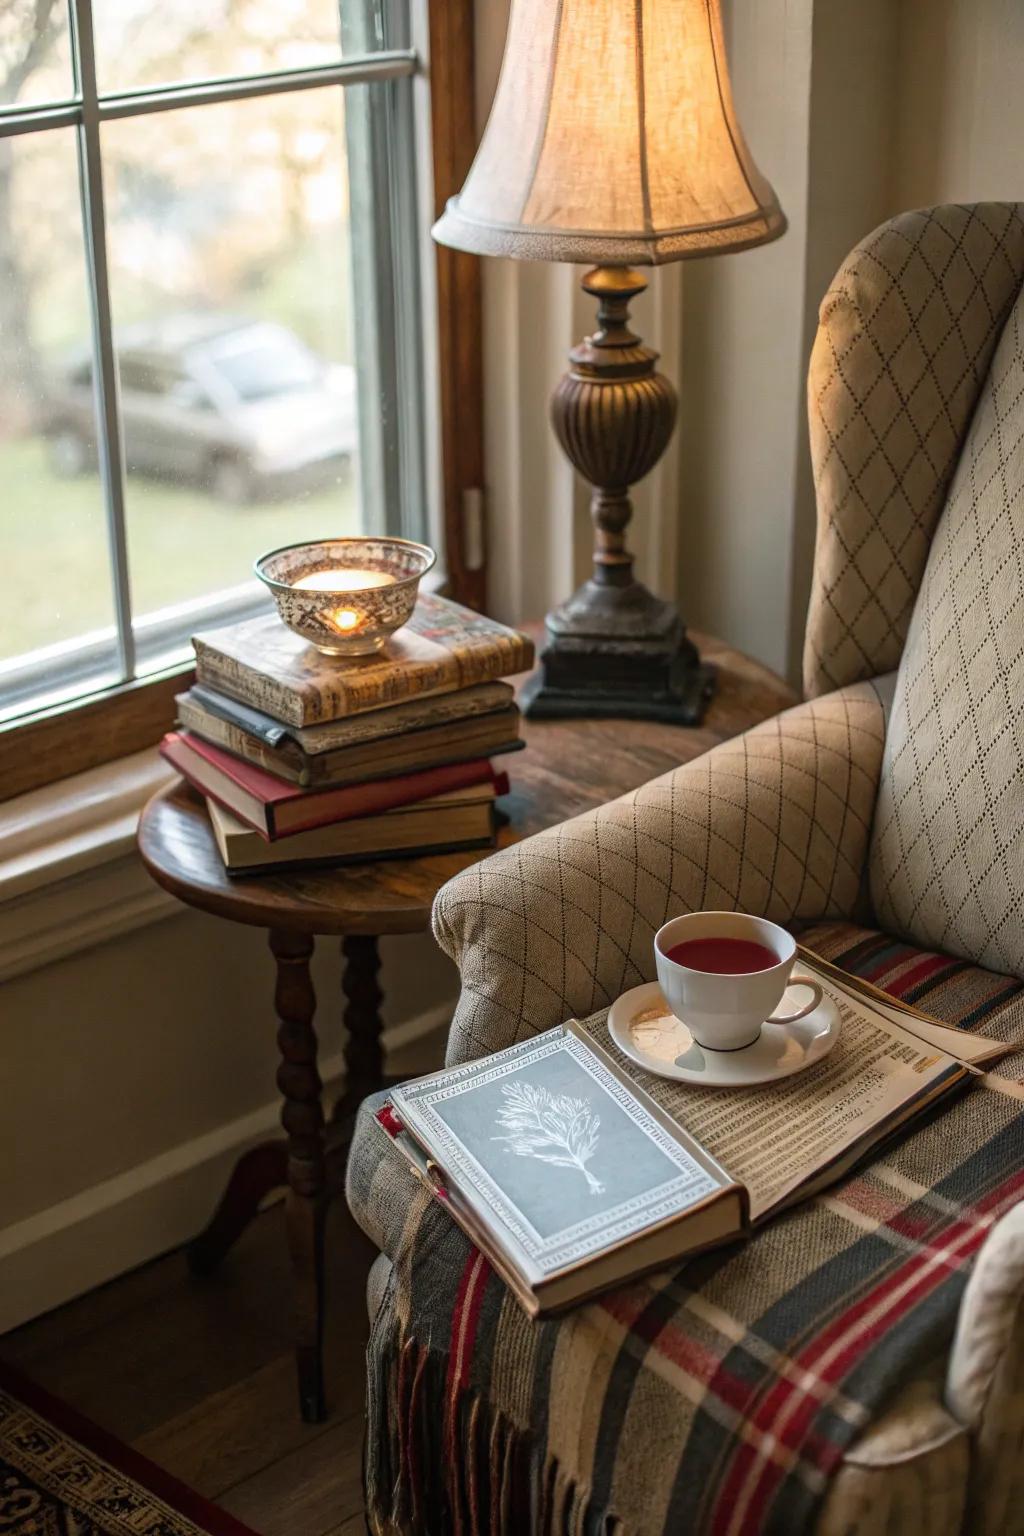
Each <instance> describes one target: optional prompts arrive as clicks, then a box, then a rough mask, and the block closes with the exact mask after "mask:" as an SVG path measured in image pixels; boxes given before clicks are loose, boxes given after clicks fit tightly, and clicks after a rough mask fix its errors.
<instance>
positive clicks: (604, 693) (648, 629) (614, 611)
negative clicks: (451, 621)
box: [523, 267, 714, 725]
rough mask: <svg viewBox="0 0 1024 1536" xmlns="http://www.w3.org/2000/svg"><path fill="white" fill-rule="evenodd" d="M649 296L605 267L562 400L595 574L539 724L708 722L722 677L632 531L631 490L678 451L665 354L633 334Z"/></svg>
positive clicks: (633, 278) (535, 692) (545, 686)
mask: <svg viewBox="0 0 1024 1536" xmlns="http://www.w3.org/2000/svg"><path fill="white" fill-rule="evenodd" d="M646 287H647V282H646V279H645V278H644V277H642V276H641V275H640V273H639V272H636V271H634V270H633V269H632V268H630V267H595V268H594V270H593V271H592V272H588V273H587V274H586V276H585V277H584V278H583V288H584V291H585V292H587V293H589V294H592V295H593V297H594V298H596V299H597V301H598V310H597V319H598V329H597V331H596V332H595V333H594V335H593V336H588V337H587V338H586V340H585V341H583V342H581V343H580V345H579V346H578V347H574V348H573V350H572V352H571V353H570V354H569V360H570V364H571V366H570V368H569V371H568V373H566V374H565V375H564V377H563V378H562V380H561V382H560V383H559V385H558V387H557V389H556V390H555V393H554V396H553V398H552V401H551V420H552V425H553V426H554V429H555V433H556V435H557V437H558V440H559V442H560V443H561V445H562V448H563V449H564V451H565V453H566V455H567V456H568V458H569V459H570V460H571V461H572V463H573V465H574V467H575V468H576V469H577V470H578V471H579V473H580V474H581V475H583V476H584V477H585V478H586V479H587V480H589V481H590V483H591V485H592V486H593V488H594V489H593V494H592V496H591V499H590V512H591V516H592V518H593V521H594V574H593V576H592V577H591V578H590V580H589V581H586V582H584V584H583V586H582V587H580V588H579V590H578V591H577V592H576V593H574V595H573V596H572V597H571V598H570V599H569V600H568V602H566V603H563V604H562V605H561V607H559V608H556V609H555V610H554V611H553V612H552V613H549V614H548V617H547V636H548V644H547V646H546V648H545V650H544V652H543V654H542V656H541V661H540V668H539V670H538V672H537V674H536V676H535V677H534V678H532V679H531V680H530V683H529V684H528V685H527V688H526V690H525V691H524V694H523V709H524V713H525V714H527V715H532V716H534V717H535V718H545V717H547V718H556V717H565V716H577V717H579V716H590V717H600V716H618V717H620V718H626V719H630V718H632V719H646V720H671V721H675V722H677V723H678V724H680V725H697V724H699V723H700V721H701V719H702V717H703V714H704V709H705V707H706V704H707V701H708V699H709V698H710V697H711V694H712V692H713V691H714V669H713V668H712V667H710V666H708V665H707V664H705V663H703V662H702V661H701V660H700V657H699V656H698V654H697V650H696V647H695V646H694V645H693V643H692V641H690V640H689V639H688V638H687V635H686V630H685V627H684V625H683V621H682V619H681V618H680V615H679V612H678V610H677V609H676V608H675V606H674V605H673V604H672V603H668V602H665V601H664V600H663V599H661V598H658V597H655V596H654V595H653V593H651V592H649V591H648V590H647V588H646V587H645V586H644V585H643V583H642V582H639V581H637V580H636V579H635V578H634V576H633V556H632V555H631V554H630V552H629V551H628V550H627V548H626V540H625V531H626V528H627V526H628V524H629V521H630V518H631V516H632V512H633V507H632V503H631V501H630V498H629V487H630V486H631V485H633V484H635V482H636V481H637V480H641V479H642V478H643V476H644V475H646V474H648V473H649V471H650V470H651V469H653V468H654V465H655V464H656V463H657V461H658V459H659V458H660V457H661V455H662V453H663V452H664V451H665V447H666V445H667V444H668V441H669V438H670V437H671V435H672V428H673V426H674V425H675V418H676V393H675V390H674V389H673V388H672V385H671V384H670V383H669V381H668V379H666V378H665V377H664V376H663V375H662V374H660V373H658V372H657V370H656V367H655V365H656V363H657V361H658V354H657V352H654V351H652V350H651V349H650V348H649V347H645V346H643V344H642V343H641V341H640V338H639V337H638V336H636V335H634V334H633V332H632V331H631V330H630V328H629V324H628V321H629V304H630V301H631V300H632V299H634V298H635V297H636V296H637V294H640V293H642V292H643V291H644V289H645V288H646Z"/></svg>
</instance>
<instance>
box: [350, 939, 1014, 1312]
mask: <svg viewBox="0 0 1024 1536" xmlns="http://www.w3.org/2000/svg"><path fill="white" fill-rule="evenodd" d="M801 970H802V971H806V972H807V973H809V974H810V975H811V976H813V977H814V978H815V979H816V980H818V981H819V982H820V983H821V985H822V987H823V989H824V991H825V992H826V994H827V995H828V996H829V997H831V998H832V1000H833V1001H834V1002H835V1004H836V1006H837V1008H838V1009H839V1012H840V1015H841V1018H842V1022H843V1028H842V1034H841V1036H840V1039H839V1041H838V1043H837V1044H836V1046H835V1047H834V1049H833V1051H832V1052H831V1054H830V1055H829V1056H827V1057H825V1058H824V1059H823V1060H822V1061H820V1062H818V1063H817V1064H816V1065H814V1066H813V1067H810V1068H809V1069H808V1070H807V1071H806V1072H803V1073H799V1074H797V1075H795V1076H793V1077H790V1078H786V1079H785V1080H783V1081H781V1082H776V1083H772V1084H770V1085H768V1086H764V1087H750V1088H733V1089H725V1090H718V1091H715V1090H709V1089H706V1088H699V1087H695V1086H693V1085H692V1084H689V1083H685V1082H678V1081H673V1080H670V1079H667V1078H661V1077H655V1076H653V1075H651V1074H650V1073H648V1072H645V1071H644V1070H643V1069H642V1068H640V1067H638V1066H636V1065H635V1064H634V1063H633V1062H632V1061H630V1060H629V1059H628V1058H627V1057H626V1056H625V1055H624V1054H623V1053H622V1052H621V1051H619V1050H618V1048H617V1047H616V1046H615V1044H614V1042H613V1041H612V1039H611V1036H610V1035H609V1033H608V1029H607V1025H606V1024H605V1023H604V1021H603V1020H602V1019H600V1018H598V1019H596V1020H590V1021H588V1022H587V1023H583V1024H581V1023H578V1022H576V1021H575V1020H571V1021H570V1022H569V1023H567V1024H565V1025H560V1026H558V1027H557V1028H555V1029H551V1030H548V1031H547V1032H546V1033H544V1034H541V1035H538V1036H537V1037H536V1038H535V1039H533V1040H527V1041H523V1042H522V1043H521V1044H519V1045H514V1046H512V1047H510V1048H509V1049H508V1050H505V1051H499V1052H497V1054H495V1055H493V1056H487V1057H484V1058H483V1059H482V1060H480V1061H475V1062H471V1063H469V1064H468V1065H466V1066H461V1067H455V1068H450V1069H446V1070H445V1071H442V1072H437V1073H434V1074H433V1075H432V1076H430V1077H426V1078H422V1079H420V1080H419V1081H418V1082H414V1083H409V1084H406V1085H404V1086H403V1087H400V1088H396V1089H394V1090H393V1091H392V1094H391V1096H390V1098H389V1100H388V1103H387V1105H386V1106H385V1109H384V1110H382V1111H381V1112H380V1114H379V1116H378V1119H379V1120H380V1122H381V1124H382V1126H383V1128H384V1129H385V1130H386V1131H387V1132H388V1134H389V1135H391V1136H392V1137H393V1138H394V1139H395V1141H396V1143H397V1145H398V1146H399V1147H400V1148H401V1150H402V1151H403V1153H404V1154H405V1156H406V1158H407V1159H408V1161H409V1165H410V1167H411V1168H412V1170H413V1172H414V1173H415V1174H416V1175H417V1177H419V1178H420V1179H421V1180H422V1181H423V1182H424V1183H425V1184H426V1185H427V1186H428V1187H429V1188H430V1189H431V1190H432V1192H433V1193H434V1194H435V1195H436V1197H437V1198H438V1199H439V1200H441V1201H442V1203H443V1204H444V1207H445V1209H446V1210H448V1211H449V1212H450V1213H451V1216H452V1218H453V1219H454V1220H455V1221H456V1222H457V1223H458V1224H459V1226H461V1227H462V1228H463V1230H464V1231H465V1232H466V1234H467V1236H468V1237H469V1238H470V1239H471V1241H473V1242H474V1243H475V1244H476V1245H477V1247H479V1248H480V1249H481V1251H482V1252H483V1253H484V1254H485V1255H486V1256H487V1258H488V1259H489V1260H490V1262H491V1264H492V1265H493V1266H494V1268H495V1269H496V1270H497V1271H498V1272H499V1274H501V1275H502V1276H503V1278H504V1279H505V1280H506V1282H507V1283H508V1285H509V1286H510V1288H511V1289H512V1290H513V1292H514V1293H515V1295H516V1296H517V1297H518V1299H519V1300H520V1302H521V1303H522V1305H523V1306H524V1307H525V1308H526V1309H527V1310H528V1311H529V1312H530V1313H531V1314H533V1315H536V1314H537V1313H541V1312H547V1311H552V1310H556V1309H557V1308H559V1307H564V1306H568V1305H570V1304H572V1303H574V1302H577V1301H580V1300H582V1299H584V1298H585V1297H587V1296H590V1295H593V1294H595V1293H596V1292H598V1291H600V1290H603V1289H605V1288H606V1287H608V1286H611V1285H615V1284H618V1283H620V1282H622V1281H624V1280H627V1279H630V1278H631V1277H633V1276H635V1275H638V1274H641V1273H643V1272H644V1271H646V1270H650V1269H654V1268H661V1267H667V1266H669V1265H671V1264H674V1263H677V1262H678V1261H680V1260H681V1259H683V1258H685V1257H687V1256H688V1255H690V1254H693V1253H696V1252H698V1251H699V1250H701V1249H703V1248H707V1247H709V1246H712V1245H715V1244H718V1243H722V1242H729V1241H733V1240H736V1239H738V1238H742V1237H744V1236H746V1235H747V1233H748V1232H749V1231H750V1230H751V1228H752V1227H753V1226H755V1225H756V1224H757V1223H759V1222H763V1221H767V1220H769V1219H770V1218H771V1217H772V1216H773V1215H775V1214H776V1213H777V1212H779V1211H781V1210H783V1209H784V1208H785V1207H786V1206H787V1205H789V1204H791V1203H793V1202H795V1201H797V1200H803V1199H807V1198H808V1197H810V1196H811V1195H813V1194H816V1193H817V1192H818V1191H819V1190H821V1189H823V1188H825V1187H826V1186H827V1185H828V1184H830V1183H832V1182H834V1181H835V1180H837V1179H839V1178H841V1177H842V1176H843V1175H844V1174H845V1173H847V1172H848V1171H849V1170H850V1169H851V1168H852V1167H853V1166H854V1164H855V1163H857V1162H858V1161H860V1159H862V1158H863V1157H865V1156H866V1155H867V1154H868V1153H870V1151H871V1150H872V1149H873V1148H874V1147H877V1146H878V1145H879V1143H880V1142H881V1141H883V1140H884V1139H885V1138H886V1137H888V1136H890V1135H892V1134H893V1133H894V1132H896V1131H898V1130H899V1129H900V1128H902V1127H904V1126H906V1125H907V1124H909V1123H910V1122H911V1121H912V1120H913V1119H914V1118H915V1117H916V1116H918V1115H920V1114H923V1113H924V1112H925V1111H926V1110H927V1109H929V1108H930V1107H932V1106H933V1105H935V1104H937V1103H938V1102H940V1101H941V1100H942V1099H943V1098H944V1097H945V1096H946V1095H947V1094H950V1093H952V1092H954V1091H955V1090H956V1089H958V1088H960V1087H963V1086H964V1085H965V1084H966V1083H968V1082H969V1081H972V1080H979V1081H982V1082H985V1083H987V1082H988V1079H987V1078H986V1076H985V1074H984V1073H983V1072H980V1071H979V1063H980V1062H982V1061H988V1060H993V1059H995V1058H996V1057H997V1056H999V1055H1001V1054H1005V1052H1006V1051H1007V1050H1008V1049H1009V1047H1007V1046H1004V1045H999V1044H996V1043H993V1042H992V1041H972V1040H969V1039H965V1038H964V1037H963V1036H962V1035H960V1033H959V1032H958V1031H957V1030H954V1029H947V1028H946V1027H945V1026H944V1025H941V1024H939V1023H937V1022H936V1021H934V1020H929V1019H926V1018H924V1017H923V1016H920V1015H917V1014H916V1013H915V1011H914V1010H912V1009H910V1008H909V1007H908V1006H907V1005H905V1004H903V1005H898V1006H895V1007H892V1008H889V1007H886V1006H884V1005H882V1003H881V1001H880V1000H879V999H876V998H874V997H872V995H871V993H870V991H869V990H867V989H862V988H860V987H858V986H857V985H856V984H855V983H853V979H852V978H843V979H840V973H837V972H835V971H834V969H833V968H831V967H827V966H825V965H822V966H821V967H820V968H819V966H818V965H817V964H816V963H813V962H811V961H810V960H809V959H808V958H807V957H806V955H805V956H804V959H803V963H802V965H801ZM847 981H849V983H850V984H849V985H847V984H846V982H847ZM876 1002H877V1003H878V1004H879V1005H878V1006H876ZM968 1057H970V1059H969V1060H968V1059H967V1058H968ZM993 1082H994V1080H993Z"/></svg>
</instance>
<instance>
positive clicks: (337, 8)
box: [93, 0, 382, 92]
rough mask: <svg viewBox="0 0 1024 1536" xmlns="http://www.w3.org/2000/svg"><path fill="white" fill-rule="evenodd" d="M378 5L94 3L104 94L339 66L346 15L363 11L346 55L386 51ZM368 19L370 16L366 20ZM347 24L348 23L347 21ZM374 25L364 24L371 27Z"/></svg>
mask: <svg viewBox="0 0 1024 1536" xmlns="http://www.w3.org/2000/svg"><path fill="white" fill-rule="evenodd" d="M379 4H380V0H93V17H94V27H95V34H96V57H97V72H98V75H99V85H100V90H101V91H103V92H110V91H117V90H130V89H133V88H135V89H137V88H139V87H140V86H153V85H170V84H176V83H180V82H181V81H184V80H208V79H216V78H218V77H219V76H222V75H255V74H264V73H266V72H267V71H270V70H277V69H298V68H302V67H305V66H308V65H314V64H335V63H337V62H338V60H339V59H340V58H341V56H342V51H343V48H342V42H343V39H342V34H341V10H342V6H343V5H344V6H345V7H346V8H347V9H355V10H357V11H358V12H359V13H360V16H359V21H360V30H359V33H358V36H357V37H353V36H351V35H350V32H349V28H348V26H347V25H346V34H345V39H344V42H345V45H346V47H345V51H348V52H354V51H355V50H356V46H357V43H358V47H359V50H360V51H363V50H365V49H366V48H370V47H381V46H382V42H381V27H380V25H379V23H378V19H377V18H378V15H379ZM367 13H368V14H367ZM346 20H347V18H346ZM367 21H368V22H369V24H368V25H366V22H367Z"/></svg>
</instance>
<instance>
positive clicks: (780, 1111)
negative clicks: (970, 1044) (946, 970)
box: [581, 966, 965, 1221]
mask: <svg viewBox="0 0 1024 1536" xmlns="http://www.w3.org/2000/svg"><path fill="white" fill-rule="evenodd" d="M801 969H806V970H810V969H811V967H810V966H806V967H801ZM818 974H819V979H820V980H821V983H822V986H823V988H824V990H825V991H826V993H827V994H828V996H829V997H830V998H831V999H832V1001H833V1002H834V1003H835V1004H836V1007H837V1008H838V1009H839V1013H840V1017H841V1018H842V1021H843V1027H842V1031H841V1033H840V1037H839V1040H838V1043H837V1044H836V1045H835V1046H834V1048H833V1049H832V1051H831V1052H830V1054H829V1055H828V1056H826V1057H825V1059H824V1060H823V1061H820V1062H818V1063H816V1065H814V1066H813V1067H809V1068H808V1069H807V1070H806V1071H805V1072H797V1073H795V1074H794V1075H793V1076H792V1077H787V1078H783V1079H782V1080H780V1081H778V1082H774V1083H768V1084H764V1085H763V1086H761V1087H756V1088H718V1089H715V1088H700V1087H696V1086H692V1085H691V1084H689V1083H681V1082H676V1081H673V1080H672V1079H669V1078H663V1077H655V1076H654V1075H653V1074H651V1073H649V1072H645V1071H644V1070H643V1069H642V1068H641V1067H638V1066H637V1065H636V1063H635V1062H632V1061H631V1060H630V1059H629V1058H628V1057H627V1056H625V1055H623V1053H622V1052H621V1051H620V1050H619V1049H618V1047H617V1046H616V1045H615V1043H614V1041H613V1040H612V1038H611V1036H610V1035H609V1033H608V1028H607V1025H606V1024H604V1023H603V1022H602V1023H599V1024H591V1025H589V1026H582V1030H581V1032H586V1037H587V1038H588V1039H589V1040H591V1042H592V1043H593V1044H594V1045H596V1046H597V1048H598V1049H599V1051H601V1052H602V1053H604V1054H607V1055H610V1056H611V1057H612V1059H613V1060H614V1062H615V1064H616V1066H618V1067H620V1068H621V1069H622V1070H623V1071H625V1072H626V1073H628V1075H629V1077H630V1078H631V1080H632V1081H633V1082H634V1083H635V1084H637V1085H638V1086H639V1087H641V1088H643V1089H645V1090H646V1092H647V1093H648V1094H649V1095H650V1096H651V1098H652V1099H653V1100H654V1101H655V1103H656V1104H658V1105H659V1106H660V1107H661V1108H662V1109H663V1110H665V1111H666V1112H667V1113H668V1114H670V1115H671V1116H672V1118H673V1119H674V1120H675V1121H676V1122H677V1123H678V1124H679V1125H681V1126H683V1128H684V1129H685V1130H687V1131H688V1132H689V1133H690V1135H691V1136H693V1137H695V1139H696V1140H697V1141H698V1142H700V1144H701V1146H703V1147H705V1148H706V1149H707V1151H708V1152H710V1153H711V1155H712V1157H714V1158H716V1159H717V1161H718V1162H719V1163H721V1164H722V1166H723V1167H724V1168H725V1169H726V1170H727V1171H728V1172H729V1173H730V1174H731V1175H732V1177H733V1178H735V1179H738V1180H739V1181H740V1182H741V1183H743V1184H745V1185H746V1187H747V1190H748V1191H749V1194H750V1215H751V1219H752V1220H753V1221H757V1220H758V1219H759V1218H761V1217H764V1216H765V1215H767V1214H768V1212H769V1211H771V1210H772V1209H773V1208H774V1207H775V1206H777V1205H779V1204H780V1203H781V1202H782V1201H783V1200H785V1198H786V1197H787V1195H789V1194H791V1193H792V1192H793V1191H794V1190H795V1189H797V1188H798V1187H799V1186H800V1185H801V1184H804V1183H808V1182H809V1181H811V1180H813V1179H815V1178H816V1177H817V1176H818V1175H819V1174H820V1173H821V1171H822V1169H823V1168H825V1167H826V1166H827V1165H828V1164H830V1163H832V1162H833V1161H834V1160H836V1159H839V1158H842V1157H843V1156H844V1154H846V1153H848V1152H849V1149H850V1148H851V1146H852V1145H853V1143H855V1142H858V1141H860V1140H861V1139H862V1138H865V1137H870V1136H871V1133H872V1132H874V1133H875V1134H876V1136H877V1138H878V1139H881V1136H882V1135H884V1133H885V1132H886V1131H887V1130H888V1129H889V1128H890V1127H891V1126H892V1125H893V1124H894V1123H896V1122H897V1121H898V1120H899V1118H900V1117H901V1115H902V1114H903V1113H904V1112H905V1111H906V1110H907V1109H908V1107H909V1106H910V1105H911V1104H912V1103H913V1101H914V1100H915V1099H917V1098H919V1097H921V1096H922V1095H925V1094H927V1092H928V1090H929V1089H937V1088H938V1087H940V1086H941V1085H942V1084H943V1083H944V1082H946V1081H948V1082H952V1081H954V1080H956V1079H958V1078H960V1077H962V1076H963V1074H964V1071H965V1069H964V1068H963V1067H961V1066H959V1064H957V1063H956V1062H954V1061H953V1060H952V1058H951V1057H950V1056H948V1055H946V1053H945V1052H942V1051H939V1050H936V1049H934V1048H933V1047H930V1046H929V1045H927V1044H925V1043H924V1042H922V1041H920V1040H917V1039H915V1038H914V1037H913V1036H911V1035H910V1034H908V1033H907V1032H906V1031H904V1030H903V1029H902V1028H901V1027H900V1026H899V1025H898V1024H896V1023H895V1022H894V1021H892V1020H889V1019H886V1018H884V1017H883V1016H882V1015H881V1014H878V1013H876V1012H875V1011H874V1010H873V1009H872V1008H871V1007H870V1005H869V1004H868V1003H867V1002H866V1001H865V1002H862V1001H861V1000H860V999H856V1000H855V999H853V998H852V997H849V996H847V995H846V994H844V993H843V991H842V990H841V989H840V988H839V987H838V986H837V984H836V983H834V982H832V981H831V980H830V979H829V978H828V977H826V976H824V975H823V974H822V973H818Z"/></svg>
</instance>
